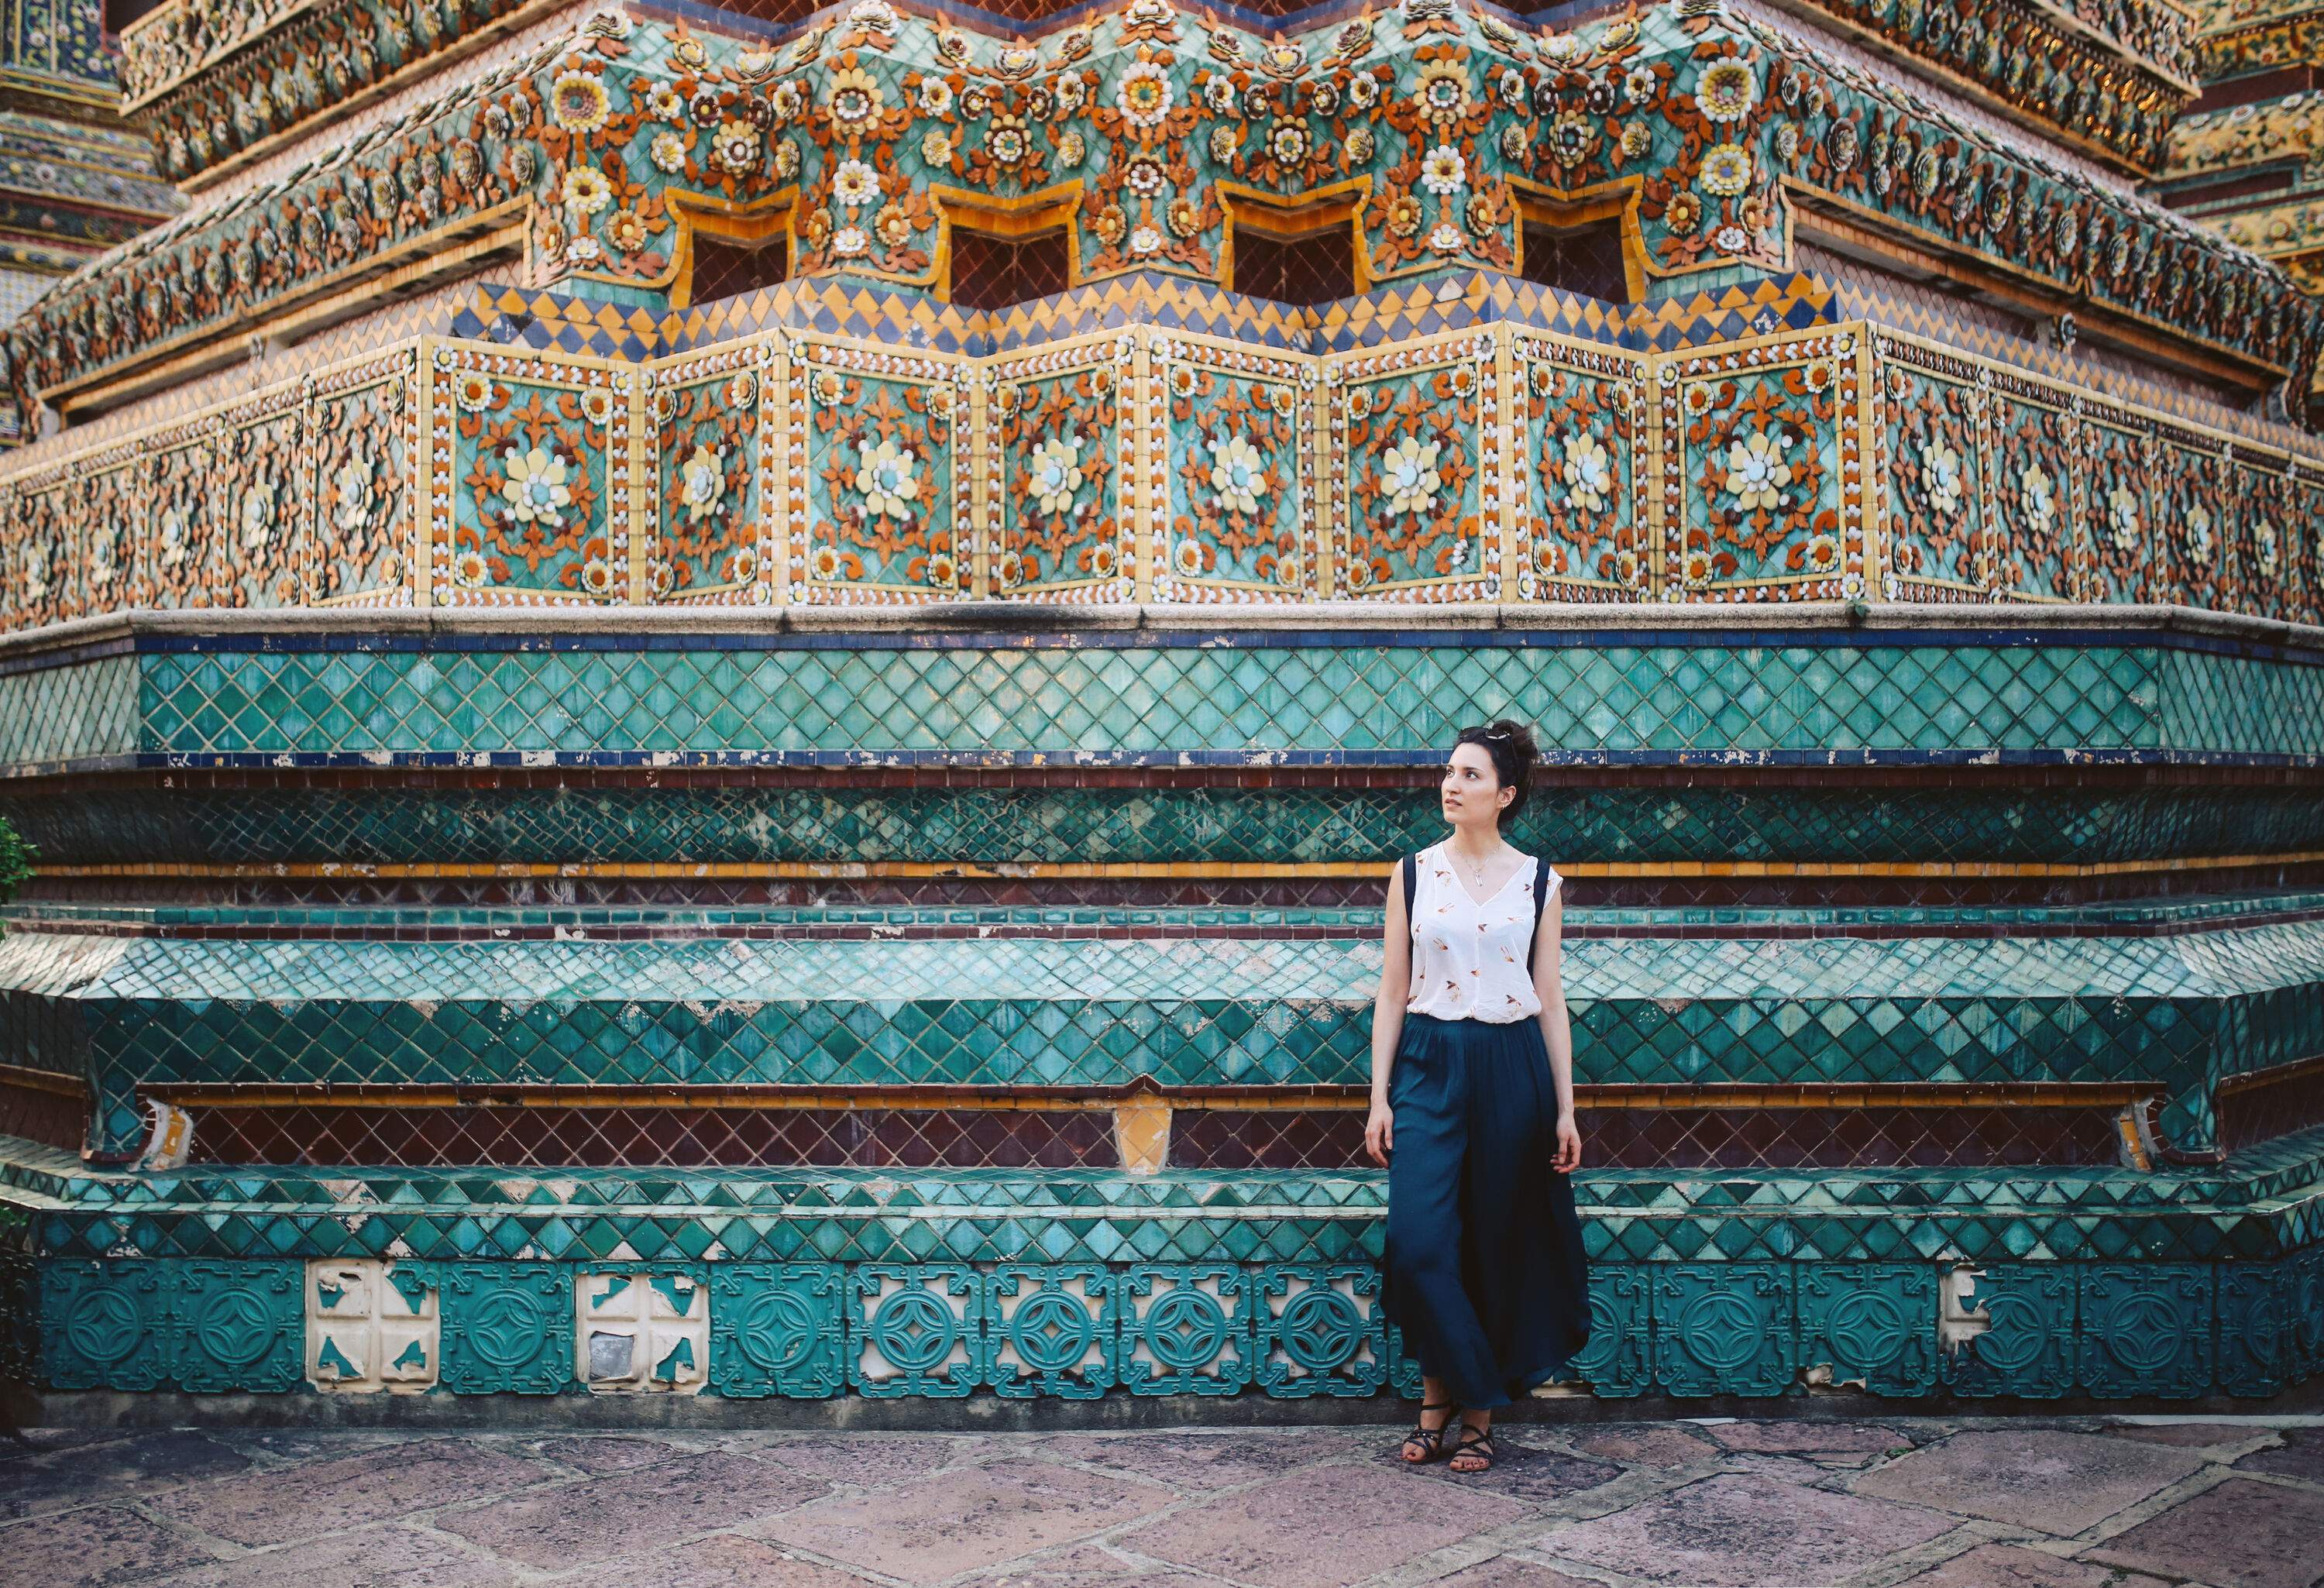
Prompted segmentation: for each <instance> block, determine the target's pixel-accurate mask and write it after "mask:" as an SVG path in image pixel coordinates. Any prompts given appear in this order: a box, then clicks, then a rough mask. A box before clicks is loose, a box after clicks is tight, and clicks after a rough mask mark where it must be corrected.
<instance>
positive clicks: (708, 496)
mask: <svg viewBox="0 0 2324 1588" xmlns="http://www.w3.org/2000/svg"><path fill="white" fill-rule="evenodd" d="M724 494H726V449H725V448H724V447H712V446H709V445H707V444H706V443H705V444H704V445H702V446H697V447H696V448H695V449H694V451H693V453H692V454H691V455H689V456H688V457H687V460H686V461H685V462H684V463H681V464H679V465H678V501H679V502H680V503H682V504H683V505H684V506H685V508H686V517H687V522H689V523H700V522H702V521H703V520H704V519H705V518H708V517H709V516H710V515H711V514H712V513H714V512H717V511H718V510H719V500H718V499H719V498H720V497H722V496H724Z"/></svg>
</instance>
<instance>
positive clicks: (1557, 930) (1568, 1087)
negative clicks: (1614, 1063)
mask: <svg viewBox="0 0 2324 1588" xmlns="http://www.w3.org/2000/svg"><path fill="white" fill-rule="evenodd" d="M1564 926H1565V890H1564V889H1563V888H1560V889H1559V890H1558V891H1556V892H1554V893H1553V894H1551V895H1550V896H1549V902H1548V903H1547V904H1546V905H1545V906H1543V908H1542V912H1541V926H1540V928H1539V929H1538V932H1537V934H1536V936H1535V939H1534V951H1533V990H1534V992H1535V994H1536V995H1537V996H1539V998H1540V999H1541V1039H1542V1042H1543V1044H1544V1046H1545V1047H1546V1048H1548V1049H1549V1074H1550V1078H1551V1079H1552V1080H1554V1082H1556V1084H1557V1159H1556V1161H1555V1162H1554V1164H1553V1165H1552V1167H1553V1168H1555V1169H1556V1171H1557V1172H1558V1173H1559V1174H1561V1175H1570V1174H1572V1172H1573V1171H1574V1170H1575V1169H1578V1168H1581V1167H1582V1127H1581V1126H1580V1125H1578V1124H1576V1123H1575V1122H1574V1119H1573V1021H1572V1019H1571V1018H1570V1017H1569V1016H1568V1015H1567V1014H1566V1012H1565V974H1564V970H1565V967H1564V966H1563V964H1561V963H1560V962H1561V960H1562V959H1563V954H1562V952H1561V950H1560V946H1559V945H1560V940H1561V938H1562V937H1563V932H1564Z"/></svg>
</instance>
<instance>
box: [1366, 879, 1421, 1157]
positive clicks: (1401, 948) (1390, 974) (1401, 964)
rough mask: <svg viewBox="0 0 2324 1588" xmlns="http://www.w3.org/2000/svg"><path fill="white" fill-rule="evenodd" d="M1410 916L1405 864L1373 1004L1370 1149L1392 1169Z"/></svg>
mask: <svg viewBox="0 0 2324 1588" xmlns="http://www.w3.org/2000/svg"><path fill="white" fill-rule="evenodd" d="M1408 919H1409V918H1407V917H1406V914H1405V897H1404V866H1403V864H1402V863H1401V862H1399V863H1397V867H1396V869H1395V870H1394V871H1392V872H1389V873H1388V925H1387V927H1386V928H1384V936H1385V939H1386V940H1385V943H1384V945H1383V946H1385V947H1386V949H1387V950H1388V952H1387V954H1386V955H1385V956H1382V958H1381V961H1380V983H1379V993H1378V995H1377V996H1375V997H1374V998H1373V999H1372V1112H1371V1118H1370V1119H1369V1120H1368V1121H1366V1122H1365V1124H1364V1149H1365V1150H1366V1151H1368V1152H1369V1153H1370V1154H1371V1155H1372V1161H1373V1162H1374V1163H1376V1164H1379V1166H1380V1167H1381V1168H1386V1167H1388V1152H1389V1150H1390V1149H1392V1148H1393V1147H1394V1146H1395V1145H1396V1143H1395V1140H1394V1133H1395V1128H1396V1116H1395V1115H1394V1114H1393V1113H1390V1112H1389V1111H1388V1074H1389V1072H1390V1071H1392V1070H1394V1069H1395V1068H1396V1044H1397V1039H1398V1038H1399V1037H1401V1036H1403V1035H1404V1005H1405V1002H1406V999H1407V998H1408V997H1409V996H1410V995H1411V992H1412V928H1411V926H1410V925H1409V924H1408Z"/></svg>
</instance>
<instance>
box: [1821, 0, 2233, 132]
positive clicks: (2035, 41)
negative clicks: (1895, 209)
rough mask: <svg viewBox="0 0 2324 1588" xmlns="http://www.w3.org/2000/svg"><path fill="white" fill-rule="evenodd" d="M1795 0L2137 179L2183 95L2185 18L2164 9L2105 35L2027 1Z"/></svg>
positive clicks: (2191, 92) (2131, 16)
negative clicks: (1919, 60) (1924, 64)
mask: <svg viewBox="0 0 2324 1588" xmlns="http://www.w3.org/2000/svg"><path fill="white" fill-rule="evenodd" d="M1799 3H1802V4H1805V5H1812V7H1813V8H1814V10H1815V11H1816V12H1817V13H1819V14H1820V15H1821V17H1823V18H1828V19H1830V20H1831V21H1833V22H1837V23H1840V25H1841V26H1842V27H1843V29H1844V30H1846V31H1848V32H1852V33H1855V34H1857V35H1858V36H1860V37H1863V38H1866V39H1867V40H1872V41H1877V42H1879V43H1880V44H1881V45H1884V46H1886V47H1887V48H1890V49H1897V50H1904V51H1909V52H1911V53H1912V54H1914V55H1916V56H1918V57H1920V58H1922V59H1923V60H1927V61H1929V62H1930V63H1931V64H1932V65H1934V66H1936V67H1937V68H1939V69H1941V70H1942V71H1943V72H1944V74H1945V76H1946V78H1947V80H1948V82H1949V84H1950V86H1952V87H1954V88H1958V89H1960V90H1961V91H1964V92H1966V93H1968V94H1969V95H1970V96H1972V97H1975V98H1977V99H1979V100H1981V101H1983V102H1985V103H1987V104H1988V105H1991V106H1995V107H1996V108H1998V109H2000V110H2003V111H2004V112H2006V114H2009V115H2014V116H2016V117H2018V118H2020V119H2023V120H2027V121H2031V122H2033V123H2034V124H2035V125H2038V126H2040V127H2041V128H2042V130H2043V132H2044V133H2045V134H2048V135H2049V136H2051V137H2053V138H2056V139H2059V140H2060V141H2061V142H2063V143H2069V144H2071V145H2073V146H2074V147H2076V148H2079V149H2080V150H2081V151H2082V152H2085V153H2088V154H2091V155H2094V156H2096V157H2097V158H2098V159H2101V160H2104V161H2107V162H2108V163H2110V164H2114V165H2116V166H2119V167H2122V168H2124V169H2126V170H2128V171H2135V172H2138V173H2141V174H2147V173H2152V172H2153V171H2154V169H2155V168H2156V167H2157V166H2158V165H2159V164H2160V163H2161V162H2162V157H2163V143H2164V140H2165V138H2166V137H2167V136H2168V134H2169V132H2170V129H2171V125H2172V117H2173V116H2174V115H2176V114H2177V113H2178V112H2179V111H2180V110H2181V108H2182V107H2184V106H2186V105H2187V104H2188V103H2189V102H2190V101H2191V100H2192V99H2193V98H2194V97H2195V85H2194V83H2193V81H2192V80H2191V79H2192V77H2193V71H2192V62H2191V60H2190V52H2189V49H2188V46H2187V42H2186V37H2185V20H2184V18H2183V17H2181V15H2180V14H2178V13H2177V12H2176V11H2175V10H2174V9H2173V8H2172V7H2171V6H2169V5H2154V6H2152V7H2124V8H2122V10H2123V12H2124V14H2123V15H2121V16H2120V17H2118V18H2116V19H2111V20H2115V21H2116V22H2117V23H2120V24H2121V25H2120V30H2119V31H2116V30H2114V29H2110V28H2109V27H2108V26H2107V21H2108V20H2109V19H2105V18H2102V17H2099V16H2097V15H2095V13H2097V12H2098V10H2099V9H2100V8H2098V7H2096V6H2092V7H2090V8H2089V10H2090V11H2091V12H2092V13H2094V15H2092V16H2078V15H2076V14H2075V11H2074V8H2073V7H2070V6H2050V5H2042V4H2039V3H2038V0H2033V3H2028V4H2015V3H2008V4H2003V5H1979V4H1977V3H1976V0H1799ZM2140 24H2144V25H2140ZM2094 34H2095V36H2093V35H2094Z"/></svg>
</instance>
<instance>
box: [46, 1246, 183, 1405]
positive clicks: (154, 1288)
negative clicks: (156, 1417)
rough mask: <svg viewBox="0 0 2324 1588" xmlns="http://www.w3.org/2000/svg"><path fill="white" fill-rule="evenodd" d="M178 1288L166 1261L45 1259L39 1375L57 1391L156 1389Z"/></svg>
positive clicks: (166, 1366)
mask: <svg viewBox="0 0 2324 1588" xmlns="http://www.w3.org/2000/svg"><path fill="white" fill-rule="evenodd" d="M175 1290H176V1286H175V1284H174V1276H173V1275H172V1274H171V1271H170V1265H169V1264H166V1263H161V1262H123V1261H109V1262H94V1261H63V1262H60V1261H50V1262H45V1263H43V1264H42V1266H41V1331H40V1338H41V1344H42V1377H43V1378H44V1379H45V1380H47V1382H48V1383H49V1384H50V1385H51V1387H53V1388H55V1389H59V1390H157V1389H160V1388H161V1386H162V1385H164V1384H165V1383H167V1382H168V1381H169V1378H170V1368H171V1350H170V1346H171V1334H172V1332H173V1328H174V1323H175V1320H174V1317H173V1316H172V1309H173V1305H174V1302H175V1299H176V1297H175V1294H174V1293H175Z"/></svg>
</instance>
